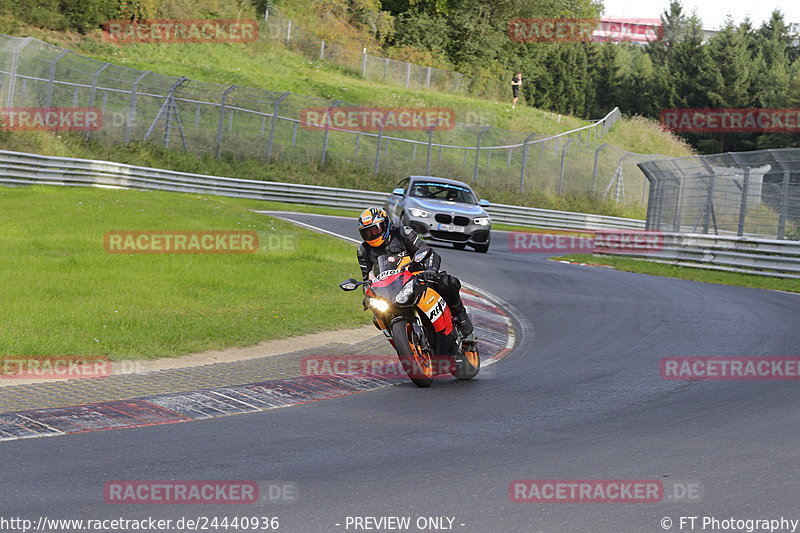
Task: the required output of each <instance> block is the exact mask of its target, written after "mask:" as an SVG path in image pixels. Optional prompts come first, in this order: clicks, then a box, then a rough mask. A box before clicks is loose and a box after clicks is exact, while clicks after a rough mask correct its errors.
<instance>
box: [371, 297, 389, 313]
mask: <svg viewBox="0 0 800 533" xmlns="http://www.w3.org/2000/svg"><path fill="white" fill-rule="evenodd" d="M369 306H370V307H371V308H373V309H375V310H376V311H378V312H379V313H385V312H386V311H388V310H389V302H387V301H386V300H381V299H380V298H370V299H369Z"/></svg>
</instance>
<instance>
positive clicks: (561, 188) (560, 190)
mask: <svg viewBox="0 0 800 533" xmlns="http://www.w3.org/2000/svg"><path fill="white" fill-rule="evenodd" d="M574 140H575V139H569V140H568V141H567V142H566V143H565V144H564V148H562V149H561V171H560V172H559V175H558V194H564V164H565V162H566V158H567V148H569V145H570V144H572V142H573V141H574Z"/></svg>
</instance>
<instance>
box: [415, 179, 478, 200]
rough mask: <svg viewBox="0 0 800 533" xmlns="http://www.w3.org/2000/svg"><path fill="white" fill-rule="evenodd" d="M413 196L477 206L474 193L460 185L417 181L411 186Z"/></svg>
mask: <svg viewBox="0 0 800 533" xmlns="http://www.w3.org/2000/svg"><path fill="white" fill-rule="evenodd" d="M411 196H413V197H415V198H430V199H431V200H447V201H450V202H458V203H460V204H475V203H476V201H475V195H473V194H472V191H471V190H469V189H467V188H465V187H461V186H459V185H451V184H449V183H439V182H435V181H417V182H414V184H413V185H412V186H411Z"/></svg>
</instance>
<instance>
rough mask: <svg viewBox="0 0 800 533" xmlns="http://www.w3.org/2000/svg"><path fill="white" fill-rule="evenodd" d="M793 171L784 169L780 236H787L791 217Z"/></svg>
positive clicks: (783, 237) (779, 223)
mask: <svg viewBox="0 0 800 533" xmlns="http://www.w3.org/2000/svg"><path fill="white" fill-rule="evenodd" d="M790 176H791V173H790V172H789V171H788V170H784V171H783V183H782V186H781V216H780V219H779V221H778V238H779V239H785V238H786V219H787V218H788V217H789V178H790Z"/></svg>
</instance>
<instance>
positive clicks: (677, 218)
mask: <svg viewBox="0 0 800 533" xmlns="http://www.w3.org/2000/svg"><path fill="white" fill-rule="evenodd" d="M675 181H676V183H677V184H678V197H677V201H676V202H675V214H674V217H673V219H672V231H673V233H680V232H681V208H682V206H683V178H682V177H676V178H675Z"/></svg>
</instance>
